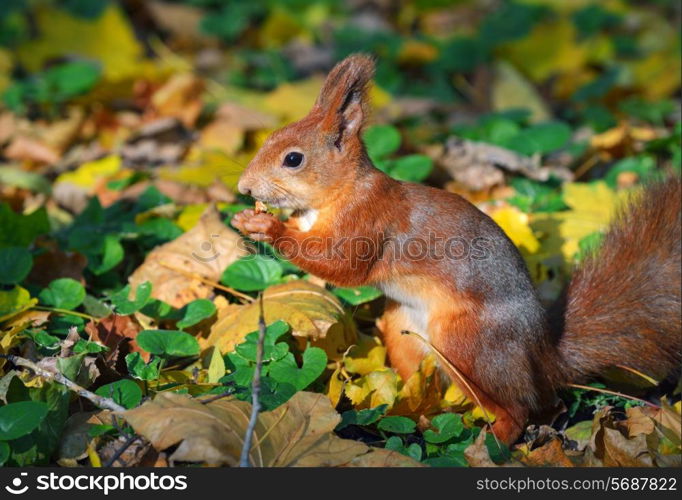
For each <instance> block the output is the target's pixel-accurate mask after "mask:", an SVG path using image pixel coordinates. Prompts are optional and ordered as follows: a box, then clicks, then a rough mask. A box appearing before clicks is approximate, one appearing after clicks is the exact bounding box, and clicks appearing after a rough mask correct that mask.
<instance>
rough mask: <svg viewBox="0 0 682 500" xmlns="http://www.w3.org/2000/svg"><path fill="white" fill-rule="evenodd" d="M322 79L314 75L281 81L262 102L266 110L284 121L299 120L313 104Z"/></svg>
mask: <svg viewBox="0 0 682 500" xmlns="http://www.w3.org/2000/svg"><path fill="white" fill-rule="evenodd" d="M322 81H323V80H322V77H319V76H315V77H312V78H308V79H307V80H302V81H300V82H294V83H283V84H282V85H280V86H279V87H277V88H276V89H275V90H273V91H272V92H270V93H269V94H267V96H266V97H265V99H264V101H263V104H264V105H265V106H266V108H267V109H268V111H270V112H272V113H275V114H277V115H279V116H280V117H281V118H282V119H283V120H284V121H286V122H293V121H296V120H300V119H301V118H303V117H304V116H305V115H307V114H308V111H310V108H312V107H313V104H315V99H316V98H317V94H318V93H319V91H320V88H322Z"/></svg>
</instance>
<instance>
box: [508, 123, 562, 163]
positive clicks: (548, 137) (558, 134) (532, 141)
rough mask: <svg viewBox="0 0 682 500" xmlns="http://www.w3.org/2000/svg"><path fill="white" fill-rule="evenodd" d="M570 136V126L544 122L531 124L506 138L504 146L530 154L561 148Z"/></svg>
mask: <svg viewBox="0 0 682 500" xmlns="http://www.w3.org/2000/svg"><path fill="white" fill-rule="evenodd" d="M570 138H571V127H569V126H568V125H566V124H565V123H563V122H545V123H538V124H536V125H532V126H530V127H528V128H527V129H524V130H522V131H521V132H519V133H518V134H516V135H515V136H514V137H512V138H510V139H509V140H508V143H507V144H505V145H504V146H506V147H508V148H509V149H512V150H514V151H518V152H519V153H521V154H524V155H528V156H532V155H534V154H536V153H540V154H545V153H550V152H553V151H556V150H558V149H561V148H562V147H564V146H565V145H566V143H567V142H568V141H569V139H570Z"/></svg>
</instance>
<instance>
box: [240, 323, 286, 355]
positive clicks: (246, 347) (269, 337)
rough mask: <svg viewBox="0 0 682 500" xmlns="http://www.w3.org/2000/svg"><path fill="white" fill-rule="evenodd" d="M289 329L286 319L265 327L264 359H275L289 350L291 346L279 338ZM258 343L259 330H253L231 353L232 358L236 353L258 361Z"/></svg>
mask: <svg viewBox="0 0 682 500" xmlns="http://www.w3.org/2000/svg"><path fill="white" fill-rule="evenodd" d="M288 331H289V325H288V324H286V323H285V322H284V321H275V322H274V323H272V324H270V325H268V326H267V327H266V329H265V338H264V339H263V361H266V362H267V361H275V360H278V359H281V358H283V357H284V356H286V354H287V353H288V352H289V346H288V345H287V344H286V343H284V342H277V340H278V339H279V338H280V337H281V336H282V335H284V334H285V333H287V332H288ZM257 344H258V332H257V331H255V332H251V333H249V334H248V335H246V337H245V338H244V342H242V343H241V344H239V345H238V346H237V347H236V348H235V353H234V354H232V353H231V354H230V359H232V358H233V357H234V355H235V354H236V355H239V356H241V357H242V358H244V359H246V360H247V361H252V362H254V363H255V361H256V350H257Z"/></svg>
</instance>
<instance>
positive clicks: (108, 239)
mask: <svg viewBox="0 0 682 500" xmlns="http://www.w3.org/2000/svg"><path fill="white" fill-rule="evenodd" d="M85 253H86V255H87V256H88V269H90V270H91V271H92V272H93V273H94V274H96V275H100V274H104V273H106V272H107V271H111V270H112V269H113V268H114V267H116V266H117V265H118V264H119V263H120V262H121V261H122V260H123V256H124V251H123V246H122V245H121V242H120V241H119V236H117V235H115V234H107V235H106V236H105V237H104V242H103V243H102V245H101V247H100V249H99V251H98V252H97V253H95V254H93V253H87V252H85Z"/></svg>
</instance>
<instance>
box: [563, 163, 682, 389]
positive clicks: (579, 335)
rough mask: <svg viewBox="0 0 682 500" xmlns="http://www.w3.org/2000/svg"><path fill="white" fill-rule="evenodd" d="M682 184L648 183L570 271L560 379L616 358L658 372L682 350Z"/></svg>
mask: <svg viewBox="0 0 682 500" xmlns="http://www.w3.org/2000/svg"><path fill="white" fill-rule="evenodd" d="M681 186H682V184H681V183H680V178H679V177H677V176H673V177H670V178H668V179H666V180H665V181H663V182H658V183H655V184H651V185H649V186H648V187H647V188H646V189H645V190H644V192H643V193H641V194H640V195H639V196H636V197H635V198H634V199H633V200H632V201H631V202H630V203H629V204H628V205H627V207H626V208H625V209H623V210H621V211H620V214H619V215H618V216H617V217H616V219H615V221H614V222H613V223H612V225H611V227H610V228H609V230H608V232H607V233H606V235H605V237H604V240H603V242H602V245H601V248H600V249H599V251H597V252H596V253H595V254H594V255H592V256H590V257H588V258H587V259H586V260H585V261H584V262H583V264H582V265H581V266H580V268H579V269H577V270H576V272H575V273H574V276H573V279H572V281H571V283H570V285H569V286H568V289H567V293H566V295H565V302H564V303H563V308H562V309H563V311H562V312H563V314H560V315H559V316H560V317H561V318H562V319H561V322H563V328H562V329H559V328H561V325H559V327H558V328H557V329H559V331H561V332H563V333H562V334H561V336H560V338H559V340H558V349H559V356H560V365H561V366H560V367H559V368H560V370H559V371H560V372H561V373H562V375H561V379H562V382H563V383H570V382H577V381H580V380H584V379H586V378H589V377H590V376H594V375H598V374H599V373H601V372H603V371H604V370H605V369H608V368H609V367H613V366H617V365H621V366H626V367H629V368H633V369H635V370H638V371H640V372H642V373H645V374H647V375H650V376H653V377H659V379H660V377H665V376H666V375H668V374H669V373H670V372H671V370H672V369H673V368H675V367H676V366H679V363H680V360H681V358H682V354H681V350H682V315H681V312H680V311H681V309H680V308H681V306H680V286H681V282H682V276H681V272H682V263H681V260H680V253H681V247H680V245H681V244H682V243H681V234H682V218H681V213H682V208H681V203H682V189H681Z"/></svg>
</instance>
